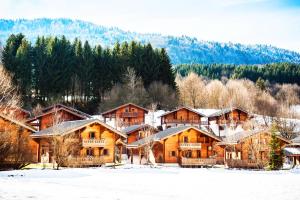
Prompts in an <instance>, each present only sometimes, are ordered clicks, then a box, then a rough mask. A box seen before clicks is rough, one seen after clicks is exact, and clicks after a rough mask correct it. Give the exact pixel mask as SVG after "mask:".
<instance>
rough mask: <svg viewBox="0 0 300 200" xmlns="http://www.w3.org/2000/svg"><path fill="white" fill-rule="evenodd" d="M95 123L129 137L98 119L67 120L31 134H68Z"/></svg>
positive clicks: (40, 135)
mask: <svg viewBox="0 0 300 200" xmlns="http://www.w3.org/2000/svg"><path fill="white" fill-rule="evenodd" d="M94 123H97V124H100V125H102V126H104V127H106V128H107V129H109V130H111V131H113V132H115V133H117V134H119V135H121V136H123V137H125V138H127V136H126V134H124V133H123V132H121V131H118V130H116V129H114V128H113V127H111V126H109V125H108V124H106V123H104V122H102V121H100V120H98V119H86V120H75V121H65V122H62V123H60V124H57V125H54V126H51V127H49V128H47V129H43V130H41V131H38V132H36V133H33V134H32V135H31V136H32V137H43V136H53V135H54V134H55V135H66V134H69V133H72V132H74V131H77V130H80V129H82V128H84V127H86V126H88V125H91V124H94Z"/></svg>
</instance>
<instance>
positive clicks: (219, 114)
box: [208, 107, 248, 117]
mask: <svg viewBox="0 0 300 200" xmlns="http://www.w3.org/2000/svg"><path fill="white" fill-rule="evenodd" d="M232 110H240V111H243V112H245V113H247V114H248V112H247V111H245V110H243V109H241V108H238V107H233V108H225V109H221V110H219V111H217V112H215V113H212V114H211V115H209V116H208V117H218V116H221V115H224V114H226V113H229V112H231V111H232Z"/></svg>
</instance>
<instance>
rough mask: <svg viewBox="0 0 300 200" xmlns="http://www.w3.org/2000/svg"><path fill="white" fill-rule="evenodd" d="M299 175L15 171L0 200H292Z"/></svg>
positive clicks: (1, 187) (0, 176)
mask: <svg viewBox="0 0 300 200" xmlns="http://www.w3.org/2000/svg"><path fill="white" fill-rule="evenodd" d="M299 180H300V170H299V169H294V170H290V171H276V172H269V171H246V170H226V169H186V168H176V167H160V168H150V167H146V166H138V165H125V166H124V167H121V168H117V169H110V168H88V169H63V170H58V171H57V170H23V171H20V170H17V171H6V172H0V199H43V200H46V199H72V200H77V199H105V200H116V199H120V200H140V199H143V200H153V199H155V200H161V199H172V200H181V199H182V200H193V199H195V200H199V199H212V200H214V199H218V200H219V199H222V200H227V199H230V200H240V199H243V200H265V199H272V200H293V199H295V200H296V199H299V196H300V185H299Z"/></svg>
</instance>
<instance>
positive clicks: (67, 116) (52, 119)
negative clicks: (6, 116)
mask: <svg viewBox="0 0 300 200" xmlns="http://www.w3.org/2000/svg"><path fill="white" fill-rule="evenodd" d="M88 118H90V116H89V115H88V114H85V113H83V112H81V111H78V110H75V109H74V108H70V107H67V106H63V105H61V104H58V105H54V106H52V107H48V108H46V109H44V110H43V112H42V113H41V114H40V115H38V116H35V117H33V118H31V119H28V120H27V121H26V122H27V123H29V124H30V125H32V126H33V127H35V128H36V129H37V130H43V129H46V128H49V127H51V126H52V125H53V124H57V121H59V122H63V121H73V120H83V119H88Z"/></svg>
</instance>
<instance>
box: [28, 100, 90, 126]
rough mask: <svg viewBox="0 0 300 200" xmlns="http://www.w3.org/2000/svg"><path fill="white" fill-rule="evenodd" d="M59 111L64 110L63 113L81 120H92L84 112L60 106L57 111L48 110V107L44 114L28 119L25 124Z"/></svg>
mask: <svg viewBox="0 0 300 200" xmlns="http://www.w3.org/2000/svg"><path fill="white" fill-rule="evenodd" d="M60 105H62V104H60ZM53 108H55V107H54V106H53ZM61 110H64V111H66V112H68V113H71V114H73V115H75V116H78V117H80V118H82V119H88V118H92V116H90V115H89V114H86V113H84V112H81V111H79V110H76V109H75V108H70V107H67V106H60V107H59V108H58V109H50V107H49V109H46V110H45V112H44V113H42V114H40V115H37V116H35V117H32V118H30V119H28V120H26V122H32V121H35V120H37V119H38V118H40V117H42V116H45V115H48V114H51V113H54V112H58V111H61Z"/></svg>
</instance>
